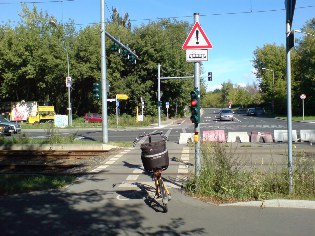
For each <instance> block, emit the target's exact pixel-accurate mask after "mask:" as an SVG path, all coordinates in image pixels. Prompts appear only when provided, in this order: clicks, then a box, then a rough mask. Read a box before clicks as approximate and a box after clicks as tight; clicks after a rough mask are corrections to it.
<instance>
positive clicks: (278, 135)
mask: <svg viewBox="0 0 315 236" xmlns="http://www.w3.org/2000/svg"><path fill="white" fill-rule="evenodd" d="M273 132H274V138H275V142H288V131H287V130H274V131H273ZM292 141H293V142H297V134H296V130H292Z"/></svg>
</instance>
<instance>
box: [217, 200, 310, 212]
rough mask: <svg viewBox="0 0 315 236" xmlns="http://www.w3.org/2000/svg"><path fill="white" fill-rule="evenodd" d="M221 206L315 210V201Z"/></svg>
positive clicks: (261, 202) (277, 201) (259, 202)
mask: <svg viewBox="0 0 315 236" xmlns="http://www.w3.org/2000/svg"><path fill="white" fill-rule="evenodd" d="M219 206H245V207H261V208H274V207H277V208H300V209H313V210H315V201H308V200H288V199H272V200H263V201H250V202H236V203H224V204H220V205H219Z"/></svg>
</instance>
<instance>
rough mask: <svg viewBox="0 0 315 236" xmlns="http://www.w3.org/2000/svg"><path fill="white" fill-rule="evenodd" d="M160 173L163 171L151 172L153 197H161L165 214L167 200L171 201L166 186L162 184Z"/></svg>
mask: <svg viewBox="0 0 315 236" xmlns="http://www.w3.org/2000/svg"><path fill="white" fill-rule="evenodd" d="M162 171H163V169H156V170H154V172H153V178H154V182H155V196H156V197H159V196H161V198H162V203H163V209H164V212H167V211H168V207H167V203H168V200H169V199H171V194H170V192H169V190H168V188H167V187H166V185H165V184H164V181H163V178H162Z"/></svg>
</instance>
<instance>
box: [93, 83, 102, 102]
mask: <svg viewBox="0 0 315 236" xmlns="http://www.w3.org/2000/svg"><path fill="white" fill-rule="evenodd" d="M93 96H94V97H95V98H96V99H97V100H99V99H100V98H101V97H102V84H101V82H100V81H99V82H95V83H93Z"/></svg>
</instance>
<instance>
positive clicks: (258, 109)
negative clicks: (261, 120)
mask: <svg viewBox="0 0 315 236" xmlns="http://www.w3.org/2000/svg"><path fill="white" fill-rule="evenodd" d="M265 113H266V112H265V109H264V108H261V107H256V108H255V116H263V115H265Z"/></svg>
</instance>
